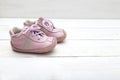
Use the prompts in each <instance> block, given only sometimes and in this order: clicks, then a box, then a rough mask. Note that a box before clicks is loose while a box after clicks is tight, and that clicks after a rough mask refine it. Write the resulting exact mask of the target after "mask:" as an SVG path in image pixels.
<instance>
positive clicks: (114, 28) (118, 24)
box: [0, 18, 120, 39]
mask: <svg viewBox="0 0 120 80" xmlns="http://www.w3.org/2000/svg"><path fill="white" fill-rule="evenodd" d="M25 20H27V19H21V18H20V19H19V18H18V19H14V18H13V19H4V18H3V19H0V22H1V23H0V34H1V35H0V39H10V37H9V33H8V31H9V30H10V29H11V28H12V27H13V26H18V27H21V28H22V27H23V22H24V21H25ZM30 20H32V21H34V20H35V19H30ZM52 20H53V22H54V23H55V25H56V26H60V28H63V29H65V30H66V32H67V39H120V21H119V20H61V19H60V20H59V19H58V20H57V19H52Z"/></svg>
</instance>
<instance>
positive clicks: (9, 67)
mask: <svg viewBox="0 0 120 80" xmlns="http://www.w3.org/2000/svg"><path fill="white" fill-rule="evenodd" d="M119 74H120V58H118V57H114V58H113V57H109V58H107V57H97V58H96V57H78V58H71V57H70V58H1V59H0V79H1V80H88V79H89V80H120V76H119Z"/></svg>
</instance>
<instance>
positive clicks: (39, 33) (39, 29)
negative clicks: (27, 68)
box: [9, 18, 66, 53]
mask: <svg viewBox="0 0 120 80" xmlns="http://www.w3.org/2000/svg"><path fill="white" fill-rule="evenodd" d="M9 32H10V36H11V46H12V49H13V50H14V51H18V52H30V53H45V52H49V51H52V50H53V49H54V48H55V46H56V44H57V42H62V41H63V40H64V39H65V38H66V32H65V31H64V30H63V29H58V28H55V27H54V25H53V23H52V22H51V21H50V20H48V19H43V18H39V19H38V20H37V21H36V22H31V21H26V22H25V23H24V28H23V29H19V28H17V27H14V28H13V29H12V30H10V31H9Z"/></svg>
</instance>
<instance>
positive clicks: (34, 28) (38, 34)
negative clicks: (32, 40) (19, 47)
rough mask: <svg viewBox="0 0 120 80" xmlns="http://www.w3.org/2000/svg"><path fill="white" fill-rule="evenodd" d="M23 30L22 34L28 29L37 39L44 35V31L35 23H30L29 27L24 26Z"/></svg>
mask: <svg viewBox="0 0 120 80" xmlns="http://www.w3.org/2000/svg"><path fill="white" fill-rule="evenodd" d="M24 28H25V29H24V31H23V34H25V33H26V32H28V31H30V32H31V34H32V36H33V37H34V36H35V37H38V40H40V39H41V38H42V37H43V36H44V35H45V33H43V32H42V31H41V30H40V27H38V26H36V25H32V26H31V27H24Z"/></svg>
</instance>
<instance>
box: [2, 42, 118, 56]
mask: <svg viewBox="0 0 120 80" xmlns="http://www.w3.org/2000/svg"><path fill="white" fill-rule="evenodd" d="M0 44H1V46H0V51H1V52H0V57H44V56H45V57H49V56H51V57H65V56H66V57H70V56H71V57H79V56H81V57H84V56H86V57H90V56H91V57H97V56H98V57H105V56H106V57H119V56H120V54H119V53H120V40H66V41H65V42H64V43H61V44H57V46H56V48H55V49H54V51H53V52H50V53H48V54H45V55H41V54H37V55H36V54H24V53H18V52H14V51H12V50H11V46H10V42H9V40H6V41H5V40H3V41H0Z"/></svg>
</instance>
